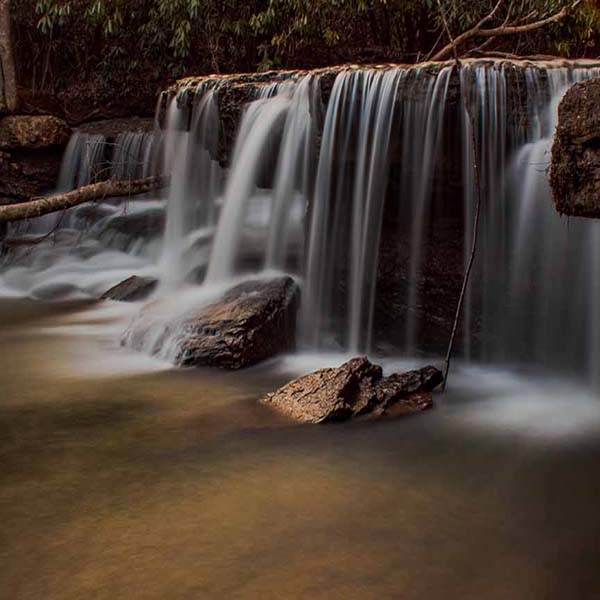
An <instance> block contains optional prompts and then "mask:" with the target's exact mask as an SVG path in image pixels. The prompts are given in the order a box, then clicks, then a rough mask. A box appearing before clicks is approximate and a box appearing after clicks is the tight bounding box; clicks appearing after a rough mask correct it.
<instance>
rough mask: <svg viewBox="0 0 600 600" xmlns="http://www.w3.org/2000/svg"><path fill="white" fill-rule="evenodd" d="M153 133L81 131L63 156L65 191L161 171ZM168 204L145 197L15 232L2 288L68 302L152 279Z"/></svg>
mask: <svg viewBox="0 0 600 600" xmlns="http://www.w3.org/2000/svg"><path fill="white" fill-rule="evenodd" d="M154 151H155V148H154V136H153V134H152V133H142V132H123V133H121V134H119V135H118V136H116V137H115V138H114V139H112V138H108V137H106V136H104V135H100V134H89V133H84V132H80V131H76V132H75V133H74V134H73V135H72V137H71V140H70V141H69V144H68V146H67V148H66V150H65V154H64V156H63V161H62V166H61V170H60V176H59V181H58V183H57V187H56V190H57V192H68V191H70V190H72V189H74V188H76V187H80V186H84V185H87V184H90V183H94V182H96V181H99V180H102V179H108V178H109V177H112V178H119V179H133V178H138V177H145V176H147V175H149V174H150V173H152V172H153V167H152V165H153V164H154V162H155V157H154ZM163 215H164V207H163V203H162V202H161V201H160V200H157V199H148V198H141V199H135V200H128V201H127V202H126V203H122V202H120V201H119V200H116V201H108V202H103V203H96V204H83V205H81V206H77V207H75V208H72V209H70V210H67V211H64V212H61V213H55V214H49V215H45V216H43V217H38V218H35V219H31V220H29V221H25V222H20V223H18V224H16V225H15V226H13V227H11V228H9V231H8V238H9V241H10V240H17V241H18V242H20V243H17V244H16V245H15V246H12V245H10V244H9V245H8V247H9V250H8V251H7V252H6V254H5V256H4V257H3V259H2V263H3V266H4V269H3V270H2V273H1V275H0V288H1V289H2V291H3V293H6V294H9V295H15V294H17V295H20V294H27V295H29V296H32V297H35V298H43V299H65V298H78V297H89V296H92V297H95V296H97V295H98V294H101V293H103V292H104V291H106V290H107V289H108V287H110V286H111V285H114V284H115V283H118V282H119V281H121V280H123V278H126V277H128V276H130V275H131V274H132V273H137V274H140V275H146V274H147V275H151V274H152V273H153V271H154V267H153V266H152V262H153V261H154V260H155V257H156V255H157V252H158V243H157V242H158V239H159V238H160V235H161V234H162V228H163V225H162V224H163V221H164V217H163Z"/></svg>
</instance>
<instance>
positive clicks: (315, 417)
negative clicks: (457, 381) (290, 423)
mask: <svg viewBox="0 0 600 600" xmlns="http://www.w3.org/2000/svg"><path fill="white" fill-rule="evenodd" d="M442 379H443V376H442V373H441V371H439V370H438V369H436V368H435V367H431V366H429V367H424V368H422V369H419V370H417V371H408V372H406V373H396V374H394V375H391V376H390V377H386V378H384V377H383V372H382V370H381V367H380V366H379V365H374V364H372V363H370V362H369V361H368V360H367V359H366V358H364V357H362V358H354V359H352V360H350V361H348V362H347V363H344V364H343V365H342V366H341V367H337V368H329V369H320V370H319V371H315V372H314V373H310V374H309V375H305V376H304V377H300V378H298V379H295V380H294V381H292V382H290V383H288V384H287V385H285V386H283V387H282V388H281V389H279V390H278V391H276V392H275V393H273V394H269V395H268V396H266V397H265V398H264V399H263V401H264V402H265V403H267V404H269V405H271V406H272V407H273V408H274V409H275V410H277V411H279V412H281V413H283V414H284V415H286V416H288V417H290V418H292V419H294V420H296V421H301V422H303V423H329V422H333V421H347V420H348V419H351V418H354V417H360V416H363V415H375V416H380V415H383V414H392V415H401V414H411V413H415V412H421V411H423V410H427V409H429V408H431V407H432V406H433V398H432V394H431V392H432V391H433V390H434V389H435V388H436V387H437V386H438V385H440V384H441V383H442Z"/></svg>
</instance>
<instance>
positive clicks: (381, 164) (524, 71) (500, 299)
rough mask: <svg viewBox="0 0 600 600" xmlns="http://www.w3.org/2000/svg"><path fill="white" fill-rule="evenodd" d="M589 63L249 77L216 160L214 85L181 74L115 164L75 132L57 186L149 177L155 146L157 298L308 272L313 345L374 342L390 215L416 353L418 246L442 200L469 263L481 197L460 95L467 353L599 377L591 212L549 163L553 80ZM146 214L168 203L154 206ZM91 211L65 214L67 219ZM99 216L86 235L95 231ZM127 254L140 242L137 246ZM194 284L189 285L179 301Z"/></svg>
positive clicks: (305, 309) (305, 325) (468, 194)
mask: <svg viewBox="0 0 600 600" xmlns="http://www.w3.org/2000/svg"><path fill="white" fill-rule="evenodd" d="M598 75H600V70H599V69H598V68H596V67H591V66H577V65H575V66H573V65H571V66H561V65H556V64H541V63H539V64H534V63H516V62H496V63H494V62H491V63H490V62H478V61H474V62H468V61H467V62H465V63H463V67H462V69H461V74H460V81H458V80H456V79H453V77H454V75H453V65H450V64H448V65H426V66H423V67H419V68H408V67H407V68H399V67H398V68H393V67H385V68H379V69H364V70H361V69H354V68H352V69H350V68H346V69H342V70H340V71H339V72H338V73H337V74H336V76H335V80H334V81H333V86H332V87H330V88H327V86H325V85H323V83H322V82H323V79H322V76H321V75H308V76H303V77H301V78H298V75H297V74H296V75H293V76H290V78H289V79H288V80H286V81H278V82H275V83H273V84H267V85H259V86H257V91H256V94H255V96H254V97H255V101H253V102H250V103H249V104H248V105H247V106H246V108H245V111H244V114H243V118H242V121H241V124H240V128H239V131H238V134H237V140H236V143H235V148H234V151H233V154H232V160H231V166H230V168H229V170H228V172H226V171H225V170H224V169H223V168H222V167H221V166H220V165H219V162H218V158H217V157H218V156H219V154H220V146H219V144H220V138H219V135H220V131H219V129H220V116H219V111H218V108H217V106H218V104H219V94H220V87H219V86H220V83H219V80H218V79H211V80H210V82H209V83H208V82H205V83H203V84H201V85H200V86H198V87H197V88H194V87H192V84H186V86H185V87H184V89H182V90H181V91H180V92H179V94H178V96H177V97H176V98H174V99H173V100H172V101H171V102H170V104H169V106H168V107H167V119H166V121H167V126H166V128H165V130H164V132H158V131H157V132H155V133H154V134H153V135H151V134H143V133H138V134H126V135H123V136H119V138H118V139H117V149H116V150H115V151H114V152H113V153H112V154H111V156H112V166H110V164H108V163H110V160H109V161H107V159H106V156H107V149H106V141H103V140H102V139H99V138H98V139H97V138H91V137H88V138H87V139H85V138H84V137H83V136H82V135H80V136H76V137H75V138H74V139H73V140H72V143H71V144H70V146H69V149H68V151H67V153H66V156H65V169H64V173H63V177H62V178H61V181H62V183H61V186H62V187H63V188H64V189H68V188H69V187H74V186H75V185H78V184H80V183H81V182H88V181H91V180H92V179H93V177H94V176H95V174H96V173H97V172H98V171H99V170H101V169H105V168H106V167H107V165H108V166H110V169H111V175H112V176H113V177H134V176H135V177H139V176H145V175H147V174H149V173H151V172H154V170H153V168H152V167H151V165H152V164H155V163H156V156H157V153H158V148H159V147H160V149H161V150H160V152H161V154H162V157H163V166H162V169H161V171H162V172H163V173H165V174H170V176H171V187H170V191H169V196H168V200H167V205H168V209H167V216H166V227H165V234H164V238H163V241H162V252H161V254H160V256H159V257H158V258H156V256H157V255H156V254H154V255H153V256H154V258H153V260H155V261H156V262H155V263H154V265H153V266H154V268H155V271H156V272H157V273H158V276H159V278H160V280H161V286H160V287H159V290H162V294H163V299H164V297H165V296H168V295H172V296H174V297H175V296H177V295H178V294H179V293H180V292H179V290H180V289H181V286H182V284H183V283H184V282H186V281H187V282H190V281H192V282H193V281H194V278H195V279H196V280H198V279H201V278H202V277H203V275H204V272H205V271H206V285H205V287H204V288H202V290H201V291H200V295H201V296H202V297H204V296H206V297H207V298H208V297H210V296H211V293H209V291H210V290H211V289H216V288H219V289H222V288H223V289H224V287H226V286H227V285H229V283H228V282H230V280H231V279H232V278H236V277H239V276H240V275H241V274H243V273H248V272H252V271H254V272H262V271H273V270H278V271H287V272H291V273H292V274H294V275H296V276H297V277H298V278H299V280H300V281H301V283H302V288H303V289H302V314H301V324H300V334H301V340H302V343H303V345H304V346H305V347H307V348H311V349H328V348H333V349H335V348H337V349H343V350H348V351H351V352H357V351H365V350H370V349H372V348H373V347H374V346H375V345H376V342H377V340H373V339H372V337H373V331H374V329H373V327H374V325H373V324H374V320H375V314H374V313H375V306H376V304H377V301H378V300H377V291H378V285H379V280H378V260H379V250H380V247H381V243H382V241H381V233H382V228H384V227H386V229H385V236H386V239H388V241H389V238H390V236H393V235H395V236H396V237H397V240H394V242H396V243H397V244H398V245H401V246H402V248H403V249H405V251H404V250H403V251H404V252H405V254H402V257H403V258H402V259H403V260H404V263H405V264H404V265H403V267H402V268H403V269H404V273H406V275H405V280H406V287H405V288H403V289H402V290H399V291H398V295H399V296H400V297H401V298H402V301H403V304H404V307H405V315H404V317H403V321H402V323H403V332H402V334H400V335H398V336H397V339H396V340H395V341H396V346H397V348H398V350H399V351H400V352H402V353H405V354H414V353H415V352H417V351H418V350H419V349H420V348H421V343H420V342H421V340H420V326H421V320H422V318H423V310H424V309H423V296H424V295H426V293H427V290H426V289H425V288H424V286H423V283H422V282H423V279H424V277H425V273H426V271H427V266H428V265H427V263H428V261H429V260H430V256H429V254H428V253H427V252H428V251H427V252H426V250H425V249H426V248H427V247H428V246H427V245H428V244H429V245H430V246H431V242H430V235H431V232H430V229H431V223H432V222H433V221H434V219H435V218H437V216H436V215H437V212H436V211H437V210H438V207H437V204H438V203H439V202H440V199H442V200H443V201H444V202H454V203H455V204H456V206H455V207H454V208H453V210H454V212H455V214H457V215H460V219H462V220H463V221H464V222H463V224H462V226H461V231H460V232H459V234H458V235H464V238H463V240H462V247H463V248H464V262H465V264H466V262H467V260H468V258H469V250H470V246H471V235H472V230H473V216H474V212H475V211H474V208H475V201H476V194H475V193H474V176H473V165H472V155H473V148H472V147H471V144H472V140H473V137H472V133H471V130H470V120H468V119H467V117H466V113H465V111H464V105H465V98H466V97H468V98H469V102H470V105H471V107H472V112H473V118H474V125H475V130H474V139H475V143H476V151H477V152H476V154H477V157H478V159H479V163H480V172H481V181H482V190H483V206H482V215H481V224H480V228H481V229H480V243H479V248H478V254H477V257H476V264H475V270H474V273H473V280H472V285H471V286H470V288H469V293H468V296H467V299H466V304H465V313H464V340H465V341H464V355H465V357H467V358H469V357H471V358H473V359H483V360H485V361H488V362H489V361H491V362H498V361H515V362H517V361H521V360H524V361H532V362H537V363H541V364H544V365H547V366H549V367H552V368H554V367H555V366H559V368H560V369H561V370H562V371H568V370H571V369H577V370H579V371H581V372H584V373H586V374H587V375H588V376H589V377H590V378H594V377H595V378H597V373H596V370H597V368H596V364H597V360H598V358H599V348H598V343H599V339H600V337H599V333H600V332H599V331H598V327H599V326H600V323H599V308H598V303H599V301H600V270H599V269H598V267H599V266H600V265H599V264H598V263H599V262H600V254H599V251H600V248H599V246H600V229H599V225H598V224H596V223H593V222H589V221H583V220H577V219H572V220H565V219H561V218H560V217H559V216H558V215H557V214H556V213H555V212H554V208H553V206H552V202H551V200H550V195H549V190H548V184H547V182H546V173H545V171H546V168H547V165H548V162H549V161H548V151H549V146H550V141H551V136H552V133H553V130H554V126H555V123H556V108H557V104H558V102H559V100H560V98H561V96H562V94H563V92H564V91H565V89H566V88H567V86H568V85H569V84H570V83H573V82H575V81H579V80H581V79H583V78H586V77H592V76H598ZM456 90H460V93H458V94H457V93H456ZM461 94H462V99H461ZM190 95H191V96H192V101H191V102H189V99H190ZM323 105H325V106H323ZM457 107H458V110H455V109H456V108H457ZM157 122H158V120H157ZM459 150H460V152H459ZM84 152H85V153H87V154H86V155H87V157H88V159H89V160H87V161H86V162H85V163H84V162H82V156H84ZM443 153H446V154H444V155H443V156H442V154H443ZM442 158H443V159H444V161H441V159H442ZM449 163H452V164H450V165H449ZM453 169H454V171H455V172H456V173H458V174H459V175H462V182H463V185H462V189H461V190H460V191H459V192H458V193H457V194H455V196H452V194H451V193H447V192H446V191H445V189H444V188H445V187H447V186H448V181H447V180H445V179H444V178H445V177H446V178H447V177H448V172H449V171H452V170H453ZM440 182H441V183H440ZM440 189H441V191H440ZM461 202H462V204H461ZM101 206H102V208H96V209H95V210H100V211H106V212H105V214H104V215H103V217H102V218H103V219H105V222H108V221H111V220H113V219H117V218H118V216H119V215H117V214H116V213H113V208H111V205H110V204H103V205H101ZM145 206H146V207H148V206H150V205H145ZM151 209H152V210H155V211H160V210H162V209H161V206H160V202H156V205H155V206H154V205H152V208H151ZM86 210H87V209H86ZM86 210H84V208H81V209H76V210H74V211H72V213H70V214H72V216H71V217H69V218H68V222H69V223H70V224H72V223H74V222H75V221H74V219H75V220H76V219H80V218H83V217H84V215H85V214H86ZM136 210H137V208H136ZM140 210H141V211H146V210H150V209H149V208H140ZM390 210H391V212H395V214H397V215H398V222H399V223H400V225H397V224H395V222H394V223H393V226H394V227H397V228H398V229H397V231H396V233H395V234H394V233H393V231H391V232H390V229H389V228H390V227H391V226H392V225H391V224H390V223H387V222H386V219H387V215H388V213H389V211H390ZM390 214H391V213H390ZM101 222H102V219H101V220H100V221H98V222H97V223H96V224H95V225H94V226H93V227H92V229H91V230H92V231H94V236H96V237H97V238H99V239H105V240H106V229H103V231H104V233H100V232H99V230H98V227H99V223H101ZM111 222H113V221H111ZM77 227H79V226H77ZM77 227H76V229H77ZM87 227H88V230H89V223H88V225H87ZM103 236H104V237H103ZM111 244H112V245H114V244H117V245H119V246H120V247H122V248H125V247H126V242H124V241H115V240H113V241H111V242H109V245H111ZM126 249H127V252H130V253H139V246H138V247H137V249H134V248H132V247H127V248H126ZM215 286H216V287H215ZM186 293H187V292H186ZM196 297H199V296H194V294H191V293H190V296H189V302H187V304H186V307H184V309H185V310H188V309H189V307H190V306H192V305H193V303H194V302H195V301H196V300H195V298H196ZM453 301H454V300H453ZM173 310H175V311H176V310H177V309H176V307H175V308H173V307H171V308H170V309H169V311H167V313H166V314H165V319H167V318H170V317H171V316H172V313H173ZM182 310H183V309H182ZM162 331H163V332H164V328H163V329H162ZM161 335H162V334H161ZM158 337H160V335H159V336H158ZM157 339H158V338H157Z"/></svg>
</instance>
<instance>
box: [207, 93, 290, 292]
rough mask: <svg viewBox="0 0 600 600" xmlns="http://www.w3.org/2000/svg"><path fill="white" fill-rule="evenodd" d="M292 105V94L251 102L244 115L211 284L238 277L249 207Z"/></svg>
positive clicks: (215, 247) (209, 278)
mask: <svg viewBox="0 0 600 600" xmlns="http://www.w3.org/2000/svg"><path fill="white" fill-rule="evenodd" d="M291 104H292V101H291V98H290V96H289V95H288V94H282V95H277V96H275V97H274V98H272V99H270V100H257V101H255V102H253V103H251V104H250V105H249V107H248V109H247V110H246V113H245V114H244V117H243V119H242V123H241V126H240V131H239V134H238V138H237V142H236V146H235V150H234V153H233V160H232V167H231V172H230V173H229V177H228V180H227V185H226V188H225V194H224V199H223V209H222V211H221V217H220V220H219V227H218V229H217V232H216V235H215V240H214V244H213V248H212V253H211V259H210V264H209V267H208V273H207V276H206V278H207V281H210V282H216V281H222V280H224V279H228V278H231V277H232V276H233V275H234V274H235V261H236V258H237V256H238V251H239V246H240V237H241V234H242V232H243V228H244V224H245V222H246V218H247V215H248V208H249V206H248V204H249V201H250V199H251V198H252V197H253V196H255V195H256V194H257V192H258V186H259V181H260V178H261V177H264V176H265V164H266V162H267V161H268V160H269V158H270V156H269V154H271V153H272V152H273V145H274V144H278V143H279V142H280V140H281V135H282V131H283V127H284V125H285V120H286V116H287V113H288V110H289V108H290V106H291ZM271 155H272V154H271Z"/></svg>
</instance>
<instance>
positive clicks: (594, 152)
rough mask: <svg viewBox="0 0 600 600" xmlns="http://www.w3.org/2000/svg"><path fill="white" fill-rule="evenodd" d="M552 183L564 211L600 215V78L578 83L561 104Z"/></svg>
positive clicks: (568, 213)
mask: <svg viewBox="0 0 600 600" xmlns="http://www.w3.org/2000/svg"><path fill="white" fill-rule="evenodd" d="M550 184H551V187H552V193H553V196H554V202H555V204H556V210H557V211H558V212H559V213H560V214H564V215H569V216H574V217H593V218H600V79H590V80H588V81H585V82H583V83H578V84H577V85H574V86H573V87H572V88H571V89H570V90H569V91H568V92H567V93H566V95H565V97H564V98H563V100H562V102H561V104H560V107H559V120H558V128H557V130H556V136H555V138H554V144H553V146H552V168H551V172H550Z"/></svg>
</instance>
